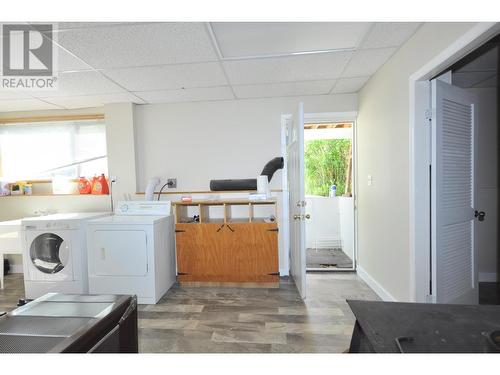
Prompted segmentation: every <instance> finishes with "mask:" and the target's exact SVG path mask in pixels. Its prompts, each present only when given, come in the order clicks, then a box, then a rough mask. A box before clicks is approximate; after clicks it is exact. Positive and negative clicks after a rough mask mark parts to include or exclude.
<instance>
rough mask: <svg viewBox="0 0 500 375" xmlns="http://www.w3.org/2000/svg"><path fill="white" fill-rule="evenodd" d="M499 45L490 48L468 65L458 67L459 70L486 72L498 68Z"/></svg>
mask: <svg viewBox="0 0 500 375" xmlns="http://www.w3.org/2000/svg"><path fill="white" fill-rule="evenodd" d="M497 48H498V47H496V48H492V49H490V50H489V51H488V52H486V53H484V54H483V55H481V56H479V57H478V58H477V59H475V60H473V61H471V62H470V63H468V64H467V65H464V66H463V67H462V68H460V69H458V70H457V72H485V71H496V70H497V69H498V63H497V61H498V49H497Z"/></svg>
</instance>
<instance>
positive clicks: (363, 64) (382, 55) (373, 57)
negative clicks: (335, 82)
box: [342, 48, 396, 78]
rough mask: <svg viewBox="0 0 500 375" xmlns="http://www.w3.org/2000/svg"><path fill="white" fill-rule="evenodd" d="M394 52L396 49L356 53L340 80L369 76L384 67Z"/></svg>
mask: <svg viewBox="0 0 500 375" xmlns="http://www.w3.org/2000/svg"><path fill="white" fill-rule="evenodd" d="M394 52H396V48H381V49H369V50H360V51H356V52H355V53H354V54H353V56H352V59H351V61H349V63H348V64H347V67H346V68H345V70H344V72H343V73H342V78H349V77H363V76H370V75H372V74H374V73H375V72H376V71H377V70H378V69H379V68H380V67H381V66H382V65H384V63H385V62H386V61H387V60H388V59H389V57H391V56H392V54H393V53H394Z"/></svg>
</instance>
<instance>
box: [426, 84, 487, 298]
mask: <svg viewBox="0 0 500 375" xmlns="http://www.w3.org/2000/svg"><path fill="white" fill-rule="evenodd" d="M432 105H433V119H432V120H433V121H432V169H431V170H432V175H431V181H432V182H431V199H432V205H431V213H432V218H431V222H432V228H431V229H432V230H431V232H432V237H431V238H432V244H431V247H432V255H431V261H432V265H431V269H432V272H431V275H432V276H431V277H432V296H433V300H434V301H435V302H437V303H466V304H477V303H478V282H477V254H476V251H475V246H474V219H475V218H474V206H475V186H474V182H475V181H474V178H475V168H474V162H475V159H476V158H475V154H476V139H477V134H476V126H475V124H476V112H477V111H476V99H475V97H474V96H473V95H471V94H470V93H468V92H467V91H465V90H463V89H460V88H458V87H455V86H452V85H449V84H447V83H444V82H442V81H439V80H434V81H432Z"/></svg>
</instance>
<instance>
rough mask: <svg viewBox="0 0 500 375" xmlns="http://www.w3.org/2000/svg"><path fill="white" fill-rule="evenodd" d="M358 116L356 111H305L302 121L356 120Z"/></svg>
mask: <svg viewBox="0 0 500 375" xmlns="http://www.w3.org/2000/svg"><path fill="white" fill-rule="evenodd" d="M357 117H358V112H357V111H350V112H320V113H305V114H304V123H306V124H307V123H314V122H342V121H345V122H351V121H353V122H356V118H357Z"/></svg>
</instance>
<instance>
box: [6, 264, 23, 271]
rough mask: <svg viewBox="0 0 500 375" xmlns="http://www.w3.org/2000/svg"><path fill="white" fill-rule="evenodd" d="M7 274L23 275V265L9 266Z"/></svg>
mask: <svg viewBox="0 0 500 375" xmlns="http://www.w3.org/2000/svg"><path fill="white" fill-rule="evenodd" d="M9 272H10V273H23V265H22V264H11V265H10V271H9Z"/></svg>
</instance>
